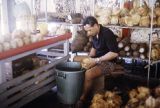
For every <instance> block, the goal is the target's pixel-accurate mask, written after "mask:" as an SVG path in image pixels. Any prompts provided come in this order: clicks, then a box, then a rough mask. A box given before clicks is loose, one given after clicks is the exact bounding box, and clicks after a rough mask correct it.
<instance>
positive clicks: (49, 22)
mask: <svg viewBox="0 0 160 108" xmlns="http://www.w3.org/2000/svg"><path fill="white" fill-rule="evenodd" d="M41 22H45V20H41V21H37V23H41ZM47 24H63V25H69V26H72V25H76V26H82V24H72V23H67V22H54V21H48V22H47Z"/></svg>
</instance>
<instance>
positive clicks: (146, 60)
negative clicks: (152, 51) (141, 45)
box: [119, 57, 148, 62]
mask: <svg viewBox="0 0 160 108" xmlns="http://www.w3.org/2000/svg"><path fill="white" fill-rule="evenodd" d="M119 59H133V60H142V61H145V62H148V59H141V58H133V57H119Z"/></svg>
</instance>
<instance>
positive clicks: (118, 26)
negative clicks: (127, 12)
mask: <svg viewBox="0 0 160 108" xmlns="http://www.w3.org/2000/svg"><path fill="white" fill-rule="evenodd" d="M106 27H109V28H128V29H151V28H150V27H140V26H120V25H107V26H106ZM153 29H154V30H160V27H156V28H154V27H153Z"/></svg>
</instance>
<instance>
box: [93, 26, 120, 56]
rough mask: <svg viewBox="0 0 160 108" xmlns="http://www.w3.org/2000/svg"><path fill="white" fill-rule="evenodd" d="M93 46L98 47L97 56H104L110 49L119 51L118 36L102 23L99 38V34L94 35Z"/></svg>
mask: <svg viewBox="0 0 160 108" xmlns="http://www.w3.org/2000/svg"><path fill="white" fill-rule="evenodd" d="M92 46H93V48H95V49H96V56H95V57H100V56H103V55H105V54H106V53H108V52H110V51H111V52H115V53H118V43H117V40H116V36H115V35H114V33H113V32H112V31H111V30H110V29H108V28H106V27H103V26H102V25H100V32H99V34H98V38H97V36H94V37H93V39H92Z"/></svg>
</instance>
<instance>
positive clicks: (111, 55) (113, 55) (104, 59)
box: [95, 52, 118, 62]
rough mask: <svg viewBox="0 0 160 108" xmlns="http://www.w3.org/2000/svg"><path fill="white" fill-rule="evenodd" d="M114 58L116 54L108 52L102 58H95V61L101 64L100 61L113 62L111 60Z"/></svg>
mask: <svg viewBox="0 0 160 108" xmlns="http://www.w3.org/2000/svg"><path fill="white" fill-rule="evenodd" d="M116 57H118V53H115V52H108V53H107V54H105V55H104V56H101V57H99V58H95V59H97V60H98V61H99V62H102V61H110V60H113V59H115V58H116Z"/></svg>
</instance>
